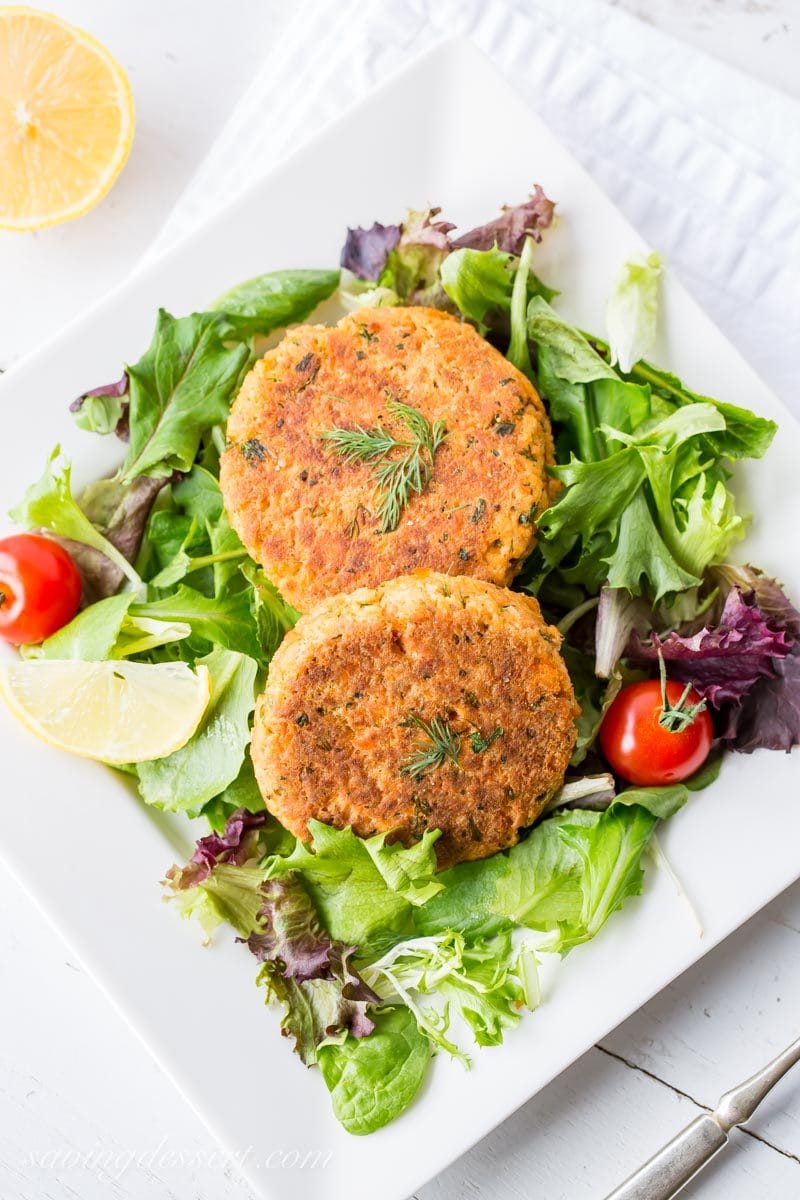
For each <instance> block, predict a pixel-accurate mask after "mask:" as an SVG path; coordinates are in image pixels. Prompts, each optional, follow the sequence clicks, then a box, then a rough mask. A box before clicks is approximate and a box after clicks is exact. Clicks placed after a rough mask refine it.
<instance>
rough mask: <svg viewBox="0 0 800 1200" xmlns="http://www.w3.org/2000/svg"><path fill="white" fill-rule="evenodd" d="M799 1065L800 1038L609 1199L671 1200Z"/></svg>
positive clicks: (610, 1194) (646, 1165) (735, 1090)
mask: <svg viewBox="0 0 800 1200" xmlns="http://www.w3.org/2000/svg"><path fill="white" fill-rule="evenodd" d="M798 1062H800V1038H798V1039H797V1041H796V1042H792V1044H791V1046H787V1048H786V1049H785V1050H784V1051H783V1053H782V1054H779V1055H778V1057H777V1058H774V1059H773V1060H772V1062H771V1063H769V1064H768V1065H767V1066H766V1067H764V1069H763V1070H761V1071H758V1072H757V1073H756V1074H755V1075H753V1076H751V1078H750V1079H748V1080H746V1081H745V1082H744V1083H740V1084H739V1086H738V1087H735V1088H732V1089H731V1091H729V1092H726V1093H725V1095H724V1096H723V1097H722V1099H721V1100H720V1102H719V1104H718V1105H717V1107H716V1109H715V1110H714V1112H712V1113H704V1114H703V1116H702V1117H698V1118H697V1119H696V1120H695V1121H692V1123H691V1125H687V1126H686V1128H685V1129H684V1130H682V1131H681V1132H680V1133H679V1134H677V1135H676V1136H675V1137H674V1138H673V1139H672V1141H671V1142H667V1144H666V1146H664V1147H662V1149H661V1150H659V1151H658V1152H657V1153H656V1154H654V1155H653V1157H652V1158H651V1159H649V1160H648V1161H647V1162H646V1163H645V1164H644V1166H643V1167H640V1168H639V1170H638V1171H635V1172H634V1173H633V1175H631V1176H630V1178H629V1179H626V1180H625V1182H624V1183H622V1184H620V1186H619V1187H618V1188H615V1190H614V1191H613V1192H610V1193H609V1195H608V1196H607V1197H606V1200H670V1198H671V1197H672V1196H677V1194H678V1192H680V1191H681V1190H682V1189H683V1188H685V1187H686V1184H687V1183H688V1182H689V1181H690V1180H691V1179H694V1177H695V1175H696V1174H697V1173H698V1171H702V1169H703V1167H704V1166H705V1165H706V1163H708V1162H710V1161H711V1159H712V1158H713V1157H714V1155H715V1154H718V1153H719V1151H720V1150H721V1149H722V1148H723V1146H725V1145H727V1142H728V1135H729V1134H730V1131H731V1130H732V1129H734V1128H735V1127H736V1126H737V1125H742V1124H744V1122H745V1121H749V1119H750V1117H752V1115H753V1113H754V1112H755V1111H756V1109H757V1108H758V1106H759V1104H760V1103H761V1101H762V1100H763V1099H764V1097H765V1096H766V1095H767V1093H768V1092H770V1091H771V1090H772V1088H774V1086H775V1084H776V1083H777V1082H778V1080H779V1079H782V1078H783V1076H784V1075H785V1074H786V1072H787V1071H789V1070H791V1068H792V1067H793V1066H795V1065H796V1064H797V1063H798Z"/></svg>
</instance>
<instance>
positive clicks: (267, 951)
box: [244, 871, 380, 1066]
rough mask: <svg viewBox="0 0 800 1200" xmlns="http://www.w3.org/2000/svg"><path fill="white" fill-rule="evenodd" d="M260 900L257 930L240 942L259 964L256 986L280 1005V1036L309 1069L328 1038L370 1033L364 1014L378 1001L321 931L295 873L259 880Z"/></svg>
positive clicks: (344, 952)
mask: <svg viewBox="0 0 800 1200" xmlns="http://www.w3.org/2000/svg"><path fill="white" fill-rule="evenodd" d="M260 894H261V897H262V901H263V903H262V906H261V909H260V910H259V927H258V929H257V930H255V931H254V932H253V933H251V934H250V936H249V937H248V938H246V939H244V940H246V941H247V944H248V946H249V947H250V950H251V951H252V952H253V954H254V955H255V956H256V958H257V959H258V961H259V962H261V963H262V968H261V972H260V974H259V979H260V981H261V982H262V983H264V984H265V985H266V987H267V989H268V991H269V993H270V994H271V995H272V996H274V998H275V999H277V1000H279V1001H280V1002H281V1003H282V1004H283V1005H284V1008H285V1012H284V1017H283V1020H282V1022H281V1029H282V1031H283V1033H284V1035H285V1036H286V1037H291V1038H293V1039H294V1048H295V1050H296V1052H297V1053H298V1054H299V1055H300V1057H301V1058H302V1060H303V1062H304V1063H306V1065H309V1066H310V1065H311V1064H312V1063H314V1062H316V1056H317V1049H318V1047H319V1046H320V1045H321V1044H322V1043H323V1042H325V1041H327V1040H328V1039H329V1038H336V1037H340V1036H344V1035H346V1034H347V1033H351V1034H352V1035H353V1037H357V1038H359V1037H366V1036H367V1035H368V1034H370V1033H372V1030H373V1029H374V1028H375V1024H374V1022H373V1021H372V1019H371V1018H370V1017H369V1016H368V1015H367V1008H368V1007H369V1006H370V1005H378V1004H380V999H379V997H378V996H377V995H376V994H375V992H373V991H372V989H371V988H369V987H367V985H366V984H365V983H364V980H363V979H362V978H361V976H360V975H359V974H358V972H357V971H356V969H355V968H354V967H353V965H352V963H351V961H350V959H351V956H352V954H353V950H354V948H353V947H351V946H345V945H344V943H342V942H339V941H337V940H335V939H334V938H331V936H330V935H329V934H328V933H327V932H326V930H325V929H324V928H323V926H322V923H321V922H320V920H319V917H318V915H317V911H316V909H315V907H314V904H313V902H312V900H311V897H310V896H309V894H308V892H307V891H306V890H305V888H304V886H303V884H302V881H301V878H300V875H299V873H298V872H296V871H290V872H289V873H288V874H286V875H282V876H280V877H279V878H276V879H267V880H264V882H263V883H262V884H261V886H260Z"/></svg>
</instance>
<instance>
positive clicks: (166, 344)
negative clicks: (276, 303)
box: [121, 308, 250, 483]
mask: <svg viewBox="0 0 800 1200" xmlns="http://www.w3.org/2000/svg"><path fill="white" fill-rule="evenodd" d="M249 361H250V351H249V349H248V348H247V347H246V346H242V345H238V346H233V347H231V346H228V345H226V344H225V342H224V325H223V321H222V318H221V317H220V315H219V314H217V313H193V314H192V315H191V316H189V317H180V318H176V317H173V316H171V315H170V313H168V312H166V310H165V309H163V308H162V309H160V310H159V314H158V321H157V324H156V331H155V334H154V336H153V340H152V342H151V344H150V347H149V349H148V350H147V352H146V353H145V354H144V355H143V356H142V357H141V358H140V359H139V361H138V362H137V363H135V364H134V365H133V366H131V367H129V368H128V378H129V380H130V444H129V447H128V453H127V455H126V457H125V462H124V463H123V465H122V470H121V478H122V480H123V482H128V483H129V482H130V481H131V480H133V479H135V478H136V477H137V476H138V475H155V476H165V475H171V474H172V472H173V471H175V470H178V471H188V470H190V468H191V466H192V463H193V462H194V459H195V455H196V454H197V450H198V447H199V445H200V439H201V437H202V435H203V434H204V433H205V431H206V430H208V429H209V428H210V427H211V426H212V425H216V424H218V423H219V422H221V421H225V420H226V418H227V415H228V409H229V405H230V400H231V397H232V395H233V393H234V392H235V390H236V388H237V386H238V384H239V382H240V380H241V377H242V374H243V372H244V369H245V368H246V367H247V365H248V363H249Z"/></svg>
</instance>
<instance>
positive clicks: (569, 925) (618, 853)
mask: <svg viewBox="0 0 800 1200" xmlns="http://www.w3.org/2000/svg"><path fill="white" fill-rule="evenodd" d="M687 796H688V792H687V790H686V788H685V787H684V786H682V785H676V786H674V787H671V788H639V789H635V790H633V789H629V790H628V791H627V792H623V793H622V794H621V795H620V796H618V797H617V798H616V800H614V801H613V802H612V804H611V805H610V807H609V808H608V809H606V811H605V812H587V811H584V810H581V809H575V810H571V811H569V812H566V813H561V814H559V815H557V816H554V817H550V818H548V819H547V820H545V821H542V822H541V823H540V824H539V825H537V826H536V827H535V828H534V829H533V830H532V832H531V833H530V834H529V835H528V836H527V837H526V838H525V839H524V840H523V841H521V842H520V843H519V844H518V845H517V846H514V847H513V849H511V850H509V851H508V852H507V853H505V854H503V853H500V854H495V855H493V856H492V857H491V858H487V859H482V860H480V861H478V862H470V863H461V864H459V865H458V866H455V867H451V868H450V869H449V870H448V871H444V872H443V873H442V874H441V875H440V876H439V882H440V883H442V884H443V885H444V890H443V891H442V892H441V893H440V894H439V895H438V896H434V897H433V899H432V900H430V901H429V902H428V903H427V904H426V905H425V906H424V907H423V908H421V909H419V910H417V911H416V912H415V914H414V916H415V925H416V928H417V930H418V932H419V933H421V934H426V935H427V934H437V933H443V932H446V931H448V930H455V931H458V932H461V933H463V934H464V935H465V936H466V937H467V938H470V939H472V938H476V937H488V936H491V935H492V934H496V933H500V932H502V931H503V930H505V929H508V928H510V927H512V926H514V925H522V926H525V927H526V928H529V929H535V930H538V931H540V932H549V933H552V934H553V942H552V947H551V946H548V948H553V949H557V950H560V951H561V952H562V953H565V952H566V950H567V949H570V948H571V947H572V946H573V945H577V944H578V942H579V941H587V940H588V939H589V938H591V937H593V936H594V934H595V933H597V931H598V929H599V928H600V927H601V925H602V924H603V923H604V922H605V920H606V919H607V918H608V917H609V916H610V915H611V914H612V913H613V912H615V911H616V910H617V909H618V908H619V907H620V906H621V905H622V903H623V901H624V900H625V899H626V897H627V896H628V895H633V894H634V893H635V890H636V888H637V887H638V886H640V884H641V869H640V867H639V859H640V857H641V852H642V850H643V849H644V847H645V846H646V845H647V842H648V840H649V838H650V835H651V834H652V832H653V829H654V828H655V825H656V824H657V822H658V820H663V819H665V818H666V817H668V816H671V815H672V813H674V812H675V811H676V810H677V809H678V808H680V806H681V805H682V804H684V803H685V801H686V798H687Z"/></svg>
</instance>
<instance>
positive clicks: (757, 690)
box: [720, 642, 800, 754]
mask: <svg viewBox="0 0 800 1200" xmlns="http://www.w3.org/2000/svg"><path fill="white" fill-rule="evenodd" d="M720 736H721V738H722V740H723V742H725V743H726V744H727V745H728V746H729V747H730V749H731V750H737V751H738V752H739V753H740V754H752V752H753V751H754V750H759V749H765V750H785V751H786V753H787V754H788V753H789V751H790V750H791V749H792V747H793V746H798V745H800V642H797V643H795V645H794V647H793V649H792V652H791V654H789V655H787V657H786V658H782V659H779V660H778V661H777V662H776V663H775V674H774V676H773V677H772V678H771V679H760V680H759V681H758V683H756V685H755V687H753V689H752V690H751V691H750V692H749V693H748V695H747V696H746V697H745V698H744V700H743V701H742V703H741V704H739V705H731V706H730V707H729V708H728V709H727V712H726V722H725V726H724V728H723V730H722V733H721V735H720Z"/></svg>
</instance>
